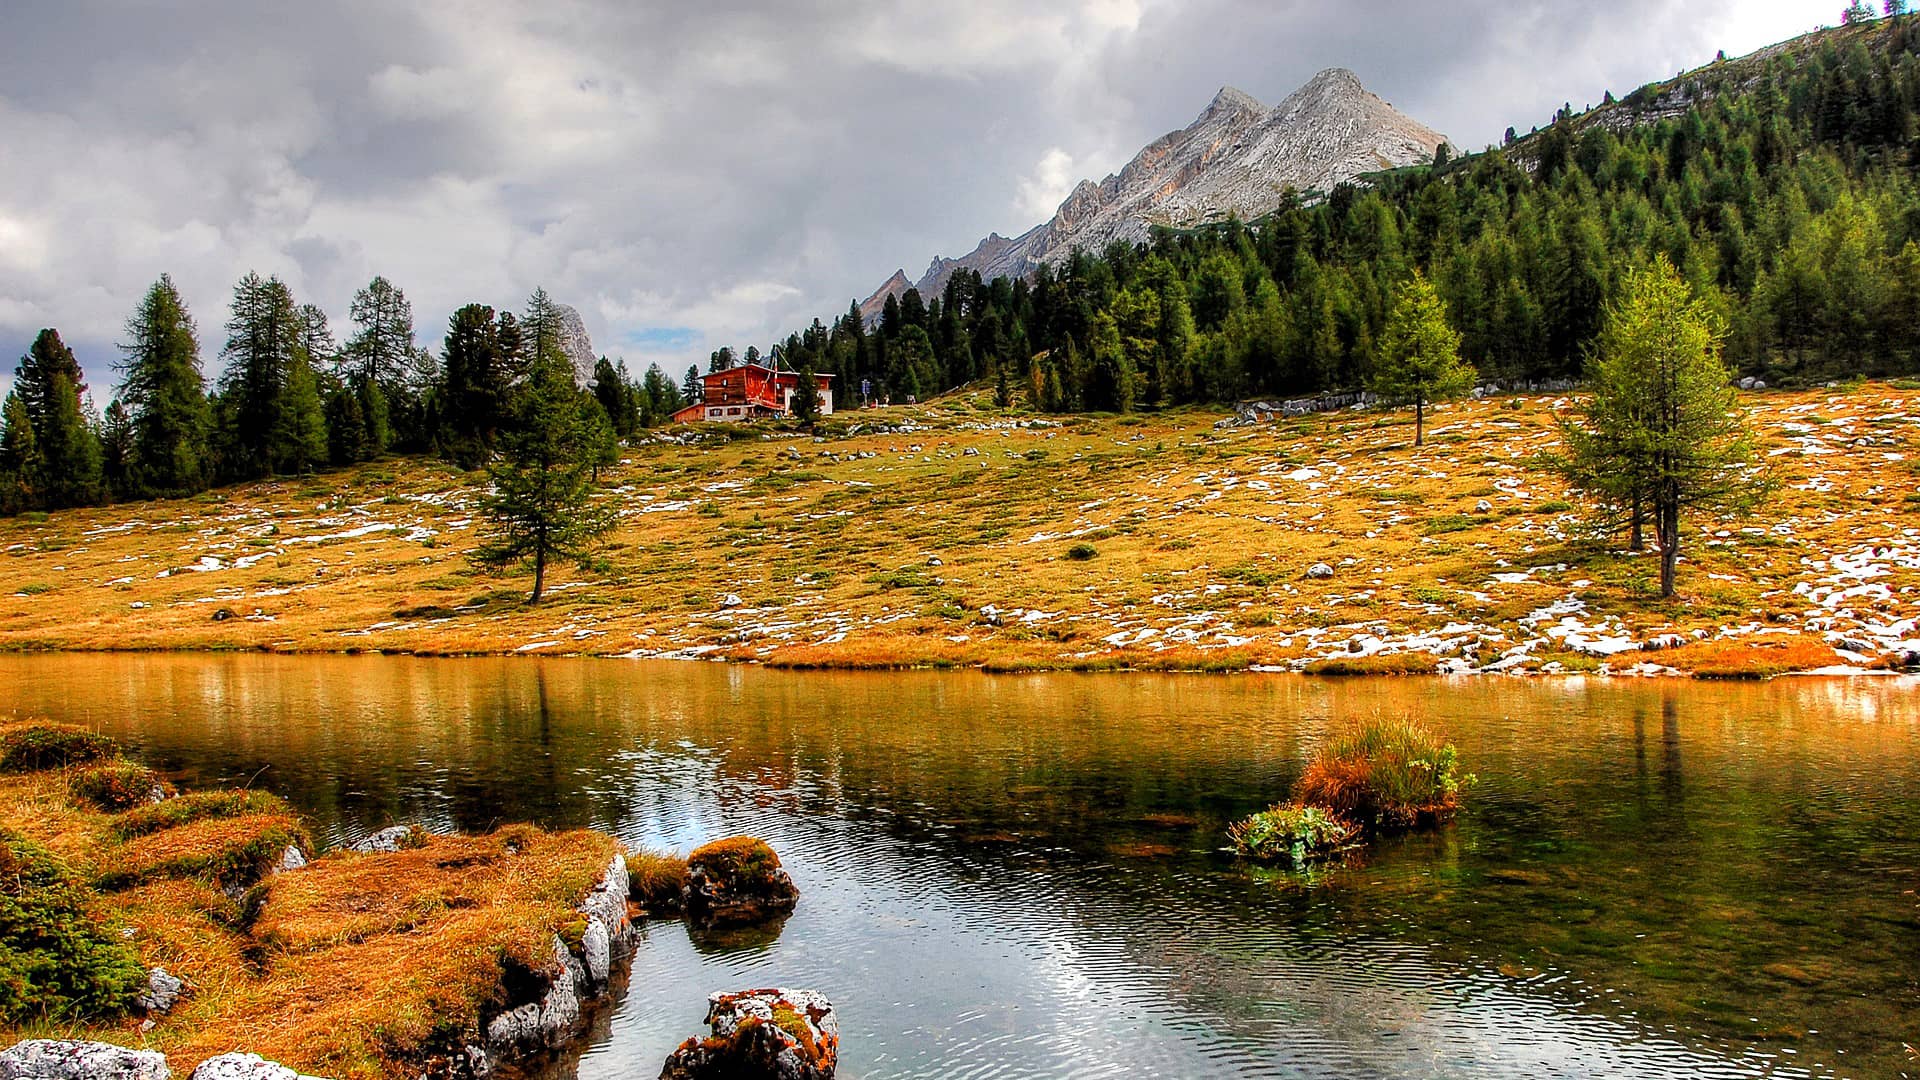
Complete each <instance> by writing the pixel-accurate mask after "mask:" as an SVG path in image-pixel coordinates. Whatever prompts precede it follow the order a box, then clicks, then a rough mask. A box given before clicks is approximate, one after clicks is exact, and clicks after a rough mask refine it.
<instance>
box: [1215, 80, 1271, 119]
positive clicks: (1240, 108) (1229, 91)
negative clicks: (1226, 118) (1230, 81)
mask: <svg viewBox="0 0 1920 1080" xmlns="http://www.w3.org/2000/svg"><path fill="white" fill-rule="evenodd" d="M1266 111H1267V107H1266V106H1265V105H1262V104H1260V99H1259V98H1256V97H1254V96H1253V95H1252V94H1249V93H1247V92H1246V91H1245V90H1241V89H1238V88H1237V87H1232V86H1223V87H1221V88H1220V92H1219V93H1217V94H1215V95H1213V100H1212V101H1210V102H1208V103H1207V108H1206V111H1205V112H1202V113H1201V114H1200V118H1201V119H1202V120H1205V119H1206V118H1207V117H1209V116H1216V115H1218V114H1220V113H1223V112H1241V113H1252V114H1254V115H1256V116H1257V115H1259V114H1261V113H1264V112H1266Z"/></svg>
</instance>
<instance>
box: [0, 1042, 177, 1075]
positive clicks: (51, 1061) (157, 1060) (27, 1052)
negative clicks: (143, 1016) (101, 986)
mask: <svg viewBox="0 0 1920 1080" xmlns="http://www.w3.org/2000/svg"><path fill="white" fill-rule="evenodd" d="M168 1075H169V1074H168V1071H167V1058H166V1055H164V1054H162V1053H160V1052H159V1051H157V1050H129V1049H128V1048H126V1047H124V1046H114V1045H112V1044H111V1043H98V1042H82V1041H80V1040H77V1039H28V1040H26V1041H25V1042H20V1043H15V1044H14V1045H13V1046H11V1047H8V1048H7V1049H6V1050H5V1051H3V1052H0V1080H167V1077H168Z"/></svg>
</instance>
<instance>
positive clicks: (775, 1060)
mask: <svg viewBox="0 0 1920 1080" xmlns="http://www.w3.org/2000/svg"><path fill="white" fill-rule="evenodd" d="M707 1025H708V1026H709V1027H710V1028H712V1029H713V1034H712V1035H710V1036H708V1037H707V1038H704V1039H702V1038H692V1039H688V1040H687V1041H686V1042H684V1043H681V1044H680V1047H679V1049H677V1050H675V1051H674V1052H673V1054H672V1055H671V1056H670V1057H668V1058H667V1064H666V1068H664V1069H662V1070H661V1072H660V1080H762V1078H765V1080H833V1072H834V1069H835V1067H836V1066H837V1065H838V1064H839V1060H840V1024H839V1021H837V1020H835V1019H834V1016H833V1004H832V1003H831V1002H829V1001H828V1000H827V999H826V997H825V996H824V995H821V994H818V993H816V992H814V991H812V990H744V991H741V992H739V993H720V994H715V995H713V996H712V997H710V998H708V999H707Z"/></svg>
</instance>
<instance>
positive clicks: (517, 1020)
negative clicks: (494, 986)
mask: <svg viewBox="0 0 1920 1080" xmlns="http://www.w3.org/2000/svg"><path fill="white" fill-rule="evenodd" d="M627 880H628V878H627V861H626V858H625V857H624V856H621V855H615V856H614V857H613V862H611V863H610V864H608V866H607V869H606V872H605V873H604V874H602V875H601V876H600V880H599V881H598V883H596V884H595V885H594V887H593V889H592V891H590V892H589V893H587V895H586V897H585V898H584V899H583V900H581V902H580V904H579V905H578V906H577V908H576V910H577V911H578V912H579V913H580V915H581V916H582V917H583V923H584V925H583V928H582V929H581V932H580V935H579V940H578V942H576V943H575V944H574V945H572V946H569V945H568V943H567V942H566V941H564V940H562V939H561V938H560V937H559V936H555V937H554V939H553V942H552V948H553V958H552V960H551V962H550V963H548V964H547V965H546V966H545V967H544V968H543V969H541V970H539V971H535V972H529V973H526V974H527V975H528V976H530V977H528V978H517V979H514V980H512V982H513V984H514V985H513V986H511V987H509V988H507V989H508V995H509V1000H508V1003H507V1005H506V1006H505V1007H504V1008H502V1009H501V1010H500V1011H499V1012H497V1013H495V1014H494V1015H493V1016H492V1017H491V1018H489V1019H488V1020H486V1022H485V1025H484V1028H483V1030H482V1031H481V1033H480V1034H481V1038H480V1039H479V1040H478V1041H476V1042H473V1043H470V1044H468V1045H467V1046H466V1047H465V1050H464V1054H463V1055H462V1056H459V1057H455V1058H453V1059H449V1060H446V1061H443V1062H441V1063H440V1064H439V1068H437V1069H436V1070H434V1071H437V1072H441V1073H445V1074H462V1075H472V1076H484V1075H487V1074H488V1073H490V1072H492V1071H493V1069H494V1068H495V1066H496V1065H497V1064H498V1063H500V1062H503V1061H517V1060H522V1059H525V1058H528V1057H530V1056H532V1055H536V1054H539V1053H541V1052H543V1051H547V1050H553V1049H557V1048H558V1047H560V1046H562V1045H563V1044H565V1043H567V1042H568V1041H570V1040H572V1039H574V1038H575V1037H577V1036H578V1035H579V1034H580V1033H581V1032H582V1031H583V1030H585V1027H586V1022H587V1020H588V1019H589V1017H590V1015H591V1013H592V1011H593V1006H594V1005H596V1004H598V1003H600V1002H602V1001H603V1000H604V999H605V998H606V996H607V992H608V990H609V989H610V987H611V984H612V981H613V976H614V972H615V970H616V968H617V967H618V965H619V963H620V962H621V961H622V960H624V959H625V958H626V955H627V953H628V951H629V950H630V949H631V948H632V947H633V944H634V941H635V939H636V937H637V936H638V933H637V930H636V928H635V927H634V925H633V921H632V919H631V918H629V916H628V913H627Z"/></svg>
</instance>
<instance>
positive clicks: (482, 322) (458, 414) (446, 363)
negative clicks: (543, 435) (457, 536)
mask: <svg viewBox="0 0 1920 1080" xmlns="http://www.w3.org/2000/svg"><path fill="white" fill-rule="evenodd" d="M502 329H503V328H502V326H501V325H500V324H499V323H496V322H495V320H494V312H493V309H492V308H490V307H487V306H486V305H485V304H468V305H466V306H465V307H462V308H461V309H460V310H458V311H455V312H454V313H453V316H452V317H451V318H450V319H448V321H447V338H446V343H445V345H444V346H443V347H442V354H441V360H442V363H441V368H440V389H439V394H438V397H439V401H440V414H441V415H440V425H441V430H440V433H439V435H438V441H439V444H440V450H441V453H443V454H445V455H446V456H447V457H448V458H450V459H451V460H452V461H453V462H454V463H455V464H458V465H460V466H462V467H464V468H475V467H477V466H479V465H481V464H483V463H484V462H485V461H486V459H487V455H488V454H490V453H491V452H492V450H493V445H494V441H495V438H496V437H497V436H498V434H499V430H500V425H501V420H502V418H503V417H505V415H506V412H507V394H506V383H505V379H506V377H507V372H508V370H509V366H508V364H507V361H506V357H505V349H506V344H505V342H504V340H503V335H502V332H501V331H502Z"/></svg>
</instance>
